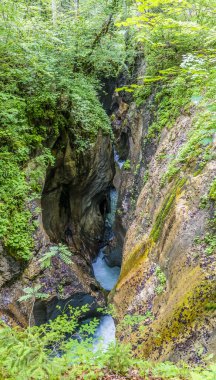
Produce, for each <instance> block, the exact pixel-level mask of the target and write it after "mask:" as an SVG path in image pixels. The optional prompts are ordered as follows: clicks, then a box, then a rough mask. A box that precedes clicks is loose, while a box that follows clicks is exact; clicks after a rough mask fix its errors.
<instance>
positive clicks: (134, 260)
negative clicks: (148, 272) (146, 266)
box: [117, 239, 154, 288]
mask: <svg viewBox="0 0 216 380" xmlns="http://www.w3.org/2000/svg"><path fill="white" fill-rule="evenodd" d="M153 247H154V242H153V240H152V239H148V240H147V241H146V242H144V241H141V242H140V243H138V244H137V245H136V246H135V247H134V249H133V251H132V252H131V254H130V257H129V259H128V260H127V261H126V263H124V265H123V267H122V272H121V275H120V277H119V281H118V283H117V288H118V287H119V286H120V283H121V281H122V280H123V279H124V278H125V277H126V276H127V274H128V273H129V272H130V274H132V273H133V272H134V271H136V269H137V267H138V266H139V265H140V264H141V263H142V262H143V261H144V260H145V259H146V258H147V257H148V255H149V253H150V252H151V251H152V249H153Z"/></svg>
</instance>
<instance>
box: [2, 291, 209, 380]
mask: <svg viewBox="0 0 216 380" xmlns="http://www.w3.org/2000/svg"><path fill="white" fill-rule="evenodd" d="M38 290H39V289H38ZM87 310H88V306H83V307H82V308H71V307H69V308H68V310H67V314H66V313H63V314H62V315H59V316H58V317H57V318H56V319H55V320H52V321H50V322H49V323H48V324H44V325H42V326H39V327H37V326H34V327H31V328H27V329H26V330H22V329H20V328H11V327H8V326H6V325H5V324H3V323H1V328H0V338H1V339H0V377H1V379H10V380H30V379H31V380H45V379H49V380H63V379H65V378H68V379H71V380H76V379H78V378H82V379H89V380H94V379H102V378H103V377H105V376H106V375H107V374H109V375H110V374H112V375H123V376H124V375H125V376H127V377H128V376H130V373H131V371H132V370H135V372H136V373H137V374H138V375H140V376H142V377H149V376H150V377H152V378H154V377H156V378H158V377H160V378H161V379H175V380H177V379H185V380H186V379H188V380H189V379H191V378H194V379H200V380H204V379H208V380H213V379H214V376H215V365H214V364H209V365H208V366H207V367H205V368H199V367H197V368H194V369H191V368H190V367H189V366H187V365H186V364H182V365H181V366H177V365H175V364H173V363H170V362H163V363H151V362H149V361H143V360H141V359H139V358H135V357H133V354H132V351H131V347H130V344H122V343H119V342H117V343H116V344H114V343H112V344H110V345H109V347H108V348H107V350H103V349H102V348H101V346H100V345H99V346H98V347H97V348H96V347H94V348H93V338H92V337H91V336H92V334H93V333H94V331H95V328H96V326H97V324H98V321H97V320H96V319H93V320H92V321H91V322H90V323H88V324H81V325H80V322H79V319H80V318H82V316H83V313H85V312H86V311H87ZM141 318H142V316H139V317H138V316H136V317H135V316H134V317H133V316H131V318H130V320H128V323H129V325H131V324H134V323H135V324H137V322H140V321H141ZM146 318H147V316H146ZM132 319H133V322H132ZM77 331H79V336H80V337H81V338H82V339H79V340H78V339H77Z"/></svg>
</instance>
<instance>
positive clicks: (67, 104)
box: [0, 0, 126, 260]
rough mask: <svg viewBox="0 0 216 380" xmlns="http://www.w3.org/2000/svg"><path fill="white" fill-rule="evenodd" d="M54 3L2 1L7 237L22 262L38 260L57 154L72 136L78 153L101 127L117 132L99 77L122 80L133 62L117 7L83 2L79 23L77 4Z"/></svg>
mask: <svg viewBox="0 0 216 380" xmlns="http://www.w3.org/2000/svg"><path fill="white" fill-rule="evenodd" d="M51 4H52V2H51V1H50V2H48V1H46V0H42V1H34V2H26V1H25V0H21V1H18V2H14V1H13V0H9V1H2V2H1V3H0V25H1V41H0V55H1V62H0V68H1V70H0V71H1V74H0V122H1V130H0V239H1V240H2V241H3V244H4V247H5V248H6V249H7V251H8V253H9V254H11V255H13V256H14V257H16V258H17V259H21V260H29V259H30V258H31V256H32V250H33V239H32V233H33V231H34V229H35V225H34V223H33V220H32V217H31V213H30V212H29V211H28V200H32V199H34V198H36V197H38V196H40V194H41V190H42V187H43V182H44V177H45V172H46V168H47V166H48V165H52V164H53V163H54V159H53V156H52V154H51V150H50V149H49V148H50V147H51V146H52V145H53V142H54V141H55V140H56V139H57V137H58V136H59V134H60V133H63V131H64V130H66V131H67V132H68V133H69V134H70V135H71V140H72V141H73V143H74V149H76V151H77V153H79V152H80V151H84V150H85V149H88V148H89V147H90V145H91V144H92V143H93V142H95V139H96V135H97V133H98V131H99V130H100V129H101V130H102V131H103V132H104V133H106V134H110V133H111V128H110V122H109V119H108V117H107V115H106V113H105V111H104V110H103V108H102V106H101V104H100V102H99V100H98V92H99V91H101V89H100V81H99V78H104V77H110V76H112V77H113V76H115V75H118V72H119V70H120V69H121V67H122V65H123V61H124V59H125V56H126V50H125V41H124V36H123V34H122V33H121V32H120V31H117V30H116V28H115V27H114V23H113V20H114V17H115V16H114V15H115V11H116V10H117V8H118V7H117V6H115V2H114V1H113V2H110V1H108V2H107V4H104V1H102V0H100V1H95V0H89V1H88V2H86V1H79V17H76V10H75V8H74V6H73V5H72V4H70V5H69V3H67V4H66V3H65V2H60V1H58V0H55V4H56V11H54V10H53V9H52V7H51ZM53 12H54V13H53Z"/></svg>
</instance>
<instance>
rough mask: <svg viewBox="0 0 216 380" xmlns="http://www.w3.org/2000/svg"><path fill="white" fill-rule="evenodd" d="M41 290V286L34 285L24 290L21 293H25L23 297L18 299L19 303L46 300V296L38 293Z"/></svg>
mask: <svg viewBox="0 0 216 380" xmlns="http://www.w3.org/2000/svg"><path fill="white" fill-rule="evenodd" d="M41 288H42V286H41V285H35V286H34V287H33V288H30V287H28V288H24V289H23V291H24V293H26V294H25V295H24V296H21V297H20V298H19V301H20V302H23V301H28V300H30V299H36V298H38V299H42V298H48V297H49V296H48V294H46V293H42V292H39V290H40V289H41Z"/></svg>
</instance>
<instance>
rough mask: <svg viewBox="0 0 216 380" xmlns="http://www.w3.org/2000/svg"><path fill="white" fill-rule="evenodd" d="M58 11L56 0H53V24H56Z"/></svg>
mask: <svg viewBox="0 0 216 380" xmlns="http://www.w3.org/2000/svg"><path fill="white" fill-rule="evenodd" d="M56 12H57V8H56V0H52V21H53V25H55V24H56Z"/></svg>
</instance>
